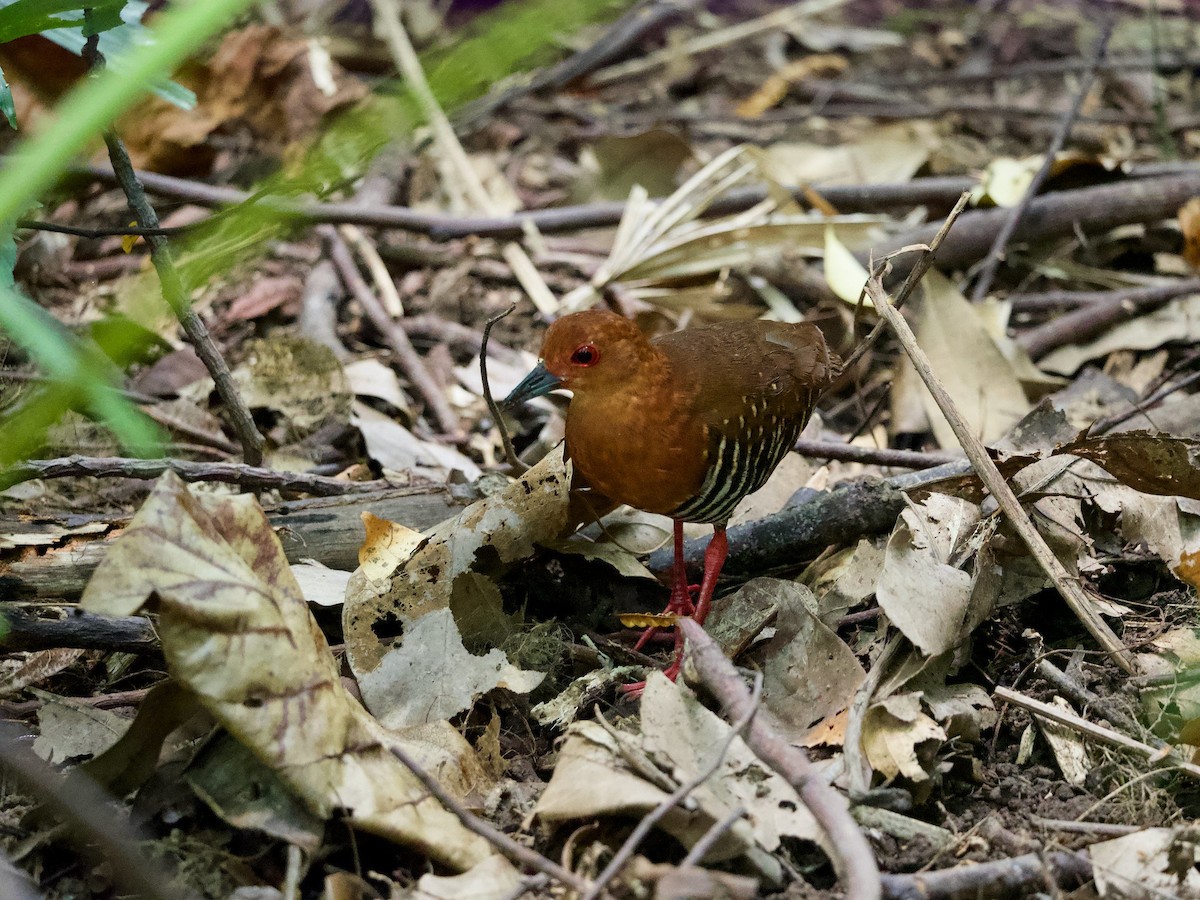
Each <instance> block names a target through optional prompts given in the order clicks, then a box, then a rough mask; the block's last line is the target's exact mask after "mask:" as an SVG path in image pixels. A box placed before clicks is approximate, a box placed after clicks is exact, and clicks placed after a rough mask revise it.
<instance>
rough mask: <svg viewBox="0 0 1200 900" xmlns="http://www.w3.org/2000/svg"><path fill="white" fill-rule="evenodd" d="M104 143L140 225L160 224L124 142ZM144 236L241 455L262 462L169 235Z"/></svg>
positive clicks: (108, 139) (111, 135) (259, 444)
mask: <svg viewBox="0 0 1200 900" xmlns="http://www.w3.org/2000/svg"><path fill="white" fill-rule="evenodd" d="M104 143H105V144H106V145H107V146H108V158H109V160H111V161H112V166H113V172H114V173H116V177H117V181H118V183H119V184H120V185H121V189H122V190H123V191H124V192H125V197H126V199H127V200H128V202H129V208H130V209H131V210H133V214H134V216H135V217H136V218H137V221H138V224H139V225H140V226H141V227H142V228H150V229H154V228H158V227H159V224H158V213H156V212H155V211H154V207H153V206H151V205H150V201H149V200H147V199H146V192H145V190H143V188H142V186H141V184H140V183H139V182H138V180H137V176H136V175H135V174H134V171H133V163H132V161H131V160H130V159H129V153H128V152H127V151H126V149H125V144H124V143H123V142H122V141H121V139H120V138H119V137H117V135H116V133H115V132H111V131H110V132H105V135H104ZM145 240H146V244H147V246H149V247H150V259H151V261H153V263H154V268H155V270H157V272H158V279H159V282H160V283H161V285H162V291H163V297H164V298H165V299H166V301H167V305H168V306H170V307H171V311H172V312H174V313H175V316H176V318H178V319H179V324H180V325H181V326H182V327H183V331H184V334H186V335H187V338H188V340H189V341H190V342H191V344H192V346H193V347H195V348H196V355H197V356H199V357H200V359H201V360H202V361H203V362H204V367H205V368H206V369H207V370H208V373H209V375H211V376H212V380H213V383H214V384H215V385H216V388H217V394H218V395H219V396H220V398H221V402H222V403H224V404H225V409H226V411H227V412H228V413H229V419H230V424H231V425H232V426H233V430H234V433H235V434H236V435H237V436H238V441H239V442H240V443H241V445H242V459H243V460H245V462H246V464H247V465H251V466H257V465H259V464H261V463H262V454H263V447H264V446H265V443H266V442H265V440H264V439H263V436H262V435H261V434H259V432H258V427H257V426H256V425H255V424H254V419H253V417H252V416H251V415H250V409H249V408H248V407H247V406H246V403H245V401H244V400H242V396H241V394H239V393H238V390H237V386H236V385H235V384H234V383H233V376H232V375H231V374H230V372H229V366H228V365H227V364H226V363H225V358H224V357H223V356H221V351H220V350H218V349H217V345H216V344H215V343H214V342H213V339H212V336H211V335H209V333H208V328H207V327H206V326H205V324H204V320H203V319H201V318H200V317H199V316H198V315H196V311H195V310H194V309H192V305H191V303H190V302H189V301H188V297H187V292H186V291H185V290H184V288H183V282H182V281H181V280H180V278H179V270H178V269H176V268H175V261H174V258H173V255H172V253H171V245H170V244H169V243H168V242H167V239H166V238H165V237H163V236H162V235H157V234H147V235H146V238H145Z"/></svg>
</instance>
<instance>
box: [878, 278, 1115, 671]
mask: <svg viewBox="0 0 1200 900" xmlns="http://www.w3.org/2000/svg"><path fill="white" fill-rule="evenodd" d="M867 293H868V294H870V296H871V300H872V302H873V303H874V304H875V310H876V312H878V313H879V315H880V316H882V317H883V319H885V320H886V321H887V323H888V325H890V326H891V329H892V331H893V332H894V333H895V335H896V338H897V339H898V340H899V341H900V344H901V345H902V346H903V347H904V351H905V352H906V353H907V354H908V357H909V359H911V360H912V363H913V368H915V369H916V370H917V374H918V375H920V376H921V380H922V381H923V382H925V386H926V387H927V388H929V392H930V393H931V394H933V398H934V400H935V401H936V402H937V405H938V408H939V409H941V411H942V415H943V416H945V418H946V421H947V422H948V423H949V424H950V427H951V429H953V431H954V435H955V437H957V438H958V441H959V443H960V444H962V447H963V450H964V451H966V454H967V459H969V460H970V461H971V465H972V466H973V467H974V468H975V472H976V473H977V474H978V475H979V477H980V479H981V480H982V481H983V483H984V485H985V486H986V487H987V489H988V490H989V491H991V493H992V496H993V497H995V498H996V501H997V502H998V503H999V504H1000V508H1001V510H1003V512H1004V515H1005V516H1006V517H1007V518H1008V520H1009V522H1010V523H1011V524H1012V526H1013V529H1014V530H1015V531H1016V532H1017V533H1018V534H1019V535H1020V536H1021V539H1022V540H1023V541H1024V542H1025V545H1026V546H1027V547H1028V548H1029V552H1030V553H1031V554H1032V555H1033V557H1034V559H1036V560H1037V562H1038V564H1039V565H1040V566H1041V567H1042V570H1043V571H1044V572H1045V573H1046V574H1047V575H1048V576H1050V578H1051V580H1052V581H1053V582H1054V585H1055V587H1057V588H1058V591H1059V593H1060V594H1062V596H1063V599H1064V600H1066V601H1067V605H1068V606H1070V607H1071V610H1072V612H1074V613H1075V615H1076V616H1078V617H1079V620H1080V621H1081V622H1082V623H1083V625H1084V627H1085V628H1087V630H1088V632H1089V633H1090V634H1091V635H1092V637H1094V638H1095V639H1096V642H1097V643H1099V644H1100V646H1101V647H1103V648H1104V649H1105V650H1106V651H1108V653H1109V655H1110V656H1111V657H1112V658H1113V660H1114V661H1115V662H1116V663H1117V665H1119V666H1120V667H1121V668H1122V669H1124V670H1125V671H1126V672H1127V673H1129V674H1131V675H1132V674H1133V672H1134V666H1133V657H1132V654H1130V652H1129V650H1127V649H1126V648H1125V645H1124V644H1122V643H1121V641H1120V639H1119V638H1118V637H1117V636H1116V635H1115V634H1113V632H1112V629H1110V628H1109V627H1108V624H1107V623H1106V622H1105V621H1104V619H1102V618H1101V617H1100V613H1098V612H1097V611H1096V607H1095V604H1093V603H1092V601H1091V599H1090V598H1089V597H1088V595H1087V594H1086V593H1085V592H1084V590H1083V588H1082V587H1081V586H1080V583H1079V581H1078V579H1077V578H1076V577H1075V576H1073V575H1071V573H1070V572H1068V571H1067V569H1066V566H1064V565H1063V564H1062V562H1061V561H1060V560H1059V558H1058V557H1057V556H1055V555H1054V551H1053V550H1051V549H1050V547H1049V546H1048V545H1047V544H1046V541H1045V539H1044V538H1043V537H1042V536H1041V534H1040V533H1039V532H1038V530H1037V527H1036V526H1035V525H1034V524H1033V522H1032V521H1030V519H1029V516H1028V515H1026V513H1025V509H1024V507H1022V506H1021V501H1020V500H1018V499H1017V495H1016V494H1014V493H1013V490H1012V488H1011V487H1009V485H1008V482H1007V481H1006V480H1005V479H1004V476H1003V475H1001V474H1000V470H999V469H998V468H996V464H995V463H994V462H992V459H991V457H989V456H988V453H987V449H986V448H985V447H984V446H983V442H982V441H980V440H979V438H978V437H976V436H975V432H974V431H973V430H972V429H971V426H970V425H969V424H968V423H967V421H966V419H964V418H963V416H962V413H960V412H959V410H958V407H957V405H956V404H955V403H954V401H953V400H952V399H951V397H950V395H949V394H948V393H946V389H945V387H943V385H942V382H941V381H940V380H939V379H938V377H937V375H936V374H935V373H934V371H933V367H932V366H931V365H930V362H929V357H927V356H926V355H925V351H924V350H922V349H921V347H920V346H919V345H918V344H917V338H916V335H914V334H913V333H912V329H911V328H909V327H908V322H906V321H905V320H904V317H903V316H902V315H900V313H899V312H897V311H896V309H895V307H893V306H892V301H891V298H889V297H888V294H887V291H885V290H884V288H883V279H882V274H881V273H879V272H876V273H874V274H872V276H871V278H870V279H869V280H868V281H867Z"/></svg>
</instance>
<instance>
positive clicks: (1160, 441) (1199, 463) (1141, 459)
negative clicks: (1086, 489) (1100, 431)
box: [1054, 431, 1200, 500]
mask: <svg viewBox="0 0 1200 900" xmlns="http://www.w3.org/2000/svg"><path fill="white" fill-rule="evenodd" d="M1054 452H1055V453H1056V454H1059V453H1070V454H1072V455H1073V456H1082V457H1083V458H1084V459H1090V460H1091V461H1092V462H1094V463H1096V465H1098V466H1100V467H1101V468H1102V469H1104V470H1105V471H1106V472H1108V473H1109V474H1110V475H1112V476H1113V477H1114V478H1116V479H1118V480H1119V481H1120V482H1121V483H1123V484H1127V485H1129V486H1130V487H1131V488H1134V489H1135V490H1139V491H1142V492H1144V493H1147V494H1162V495H1164V496H1168V497H1174V496H1179V497H1189V498H1191V499H1192V500H1200V441H1197V440H1195V439H1193V438H1182V437H1173V436H1171V435H1169V434H1159V433H1153V432H1149V431H1126V432H1123V433H1121V434H1113V435H1109V436H1107V437H1098V438H1087V437H1083V436H1080V437H1078V438H1076V439H1075V440H1074V441H1071V442H1070V443H1069V444H1064V445H1062V446H1061V447H1059V448H1057V449H1056V450H1055V451H1054Z"/></svg>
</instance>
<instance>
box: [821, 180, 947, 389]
mask: <svg viewBox="0 0 1200 900" xmlns="http://www.w3.org/2000/svg"><path fill="white" fill-rule="evenodd" d="M970 200H971V195H970V194H969V193H968V192H966V191H963V193H962V195H961V196H959V198H958V202H957V203H955V204H954V208H953V209H952V210H950V214H949V215H947V216H946V220H945V221H944V222H943V223H942V226H941V228H939V229H938V230H937V232H936V233H935V234H934V235H933V238H932V239H931V240H930V241H929V245H928V246H927V247H926V246H924V245H920V246H918V247H915V248H905V249H920V250H922V251H923V252H922V253H921V254H920V255H919V256H918V257H917V261H916V262H915V263H913V265H912V268H911V269H909V270H908V276H907V277H906V278H905V279H904V284H902V285H901V286H900V290H898V291H897V292H896V300H895V305H896V308H897V309H900V308H901V307H903V306H904V304H905V303H906V302H907V301H908V297H909V295H910V294H911V293H912V292H913V290H915V289H916V286H917V285H918V284H920V282H921V279H922V278H924V277H925V273H926V272H928V271H929V269H930V268H931V267H932V266H933V261H934V259H935V258H936V257H937V253H938V251H939V250H940V249H941V248H942V244H943V243H945V240H946V236H947V235H948V234H949V233H950V228H951V226H953V225H954V223H955V222H957V221H958V218H959V216H961V215H962V214H963V210H965V209H966V208H967V204H968V203H969V202H970ZM894 252H896V253H899V252H901V251H900V250H896V251H894ZM863 290H864V292H865V291H866V287H865V286H864V287H863ZM884 327H885V325H884V321H883V320H882V319H880V320H879V321H878V322H876V323H875V326H874V327H873V328H872V329H871V331H870V333H869V334H868V335H867V336H866V337H865V338H863V339H862V340H861V341H859V343H858V346H856V347H855V348H854V350H853V352H851V354H850V355H849V357H847V358H846V360H845V361H844V362H843V363H842V371H843V372H847V371H849V370H850V368H851V367H852V366H853V365H854V364H855V363H856V362H858V360H859V359H861V358H862V356H863V354H865V353H866V352H867V351H868V350H870V349H871V347H873V346H874V345H875V342H876V341H878V340H879V338H880V337H881V336H882V335H883V330H884Z"/></svg>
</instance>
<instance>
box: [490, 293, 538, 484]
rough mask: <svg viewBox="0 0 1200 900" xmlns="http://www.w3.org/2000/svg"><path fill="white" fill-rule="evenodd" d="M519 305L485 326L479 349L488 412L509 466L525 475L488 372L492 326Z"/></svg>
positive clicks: (492, 319)
mask: <svg viewBox="0 0 1200 900" xmlns="http://www.w3.org/2000/svg"><path fill="white" fill-rule="evenodd" d="M516 308H517V304H515V303H514V304H512V305H511V306H510V307H509V308H508V309H506V310H505V311H504V312H502V313H498V314H496V315H494V316H492V317H491V318H490V319H488V320H487V324H486V325H484V326H483V341H482V343H481V344H480V347H479V377H480V380H481V382H482V384H483V399H484V400H485V401H486V402H487V408H488V412H489V413H491V416H492V421H493V422H495V423H496V427H497V428H498V429H500V441H501V443H503V444H504V455H505V456H506V457H507V458H508V464H509V465H510V466H512V467H513V470H514V471H515V472H516V473H517V474H518V475H521V474H524V473H525V472H527V471H528V470H529V466H527V465H525V464H524V463H523V462H521V460H520V458H519V457H518V456H517V450H516V448H515V447H513V442H512V438H511V437H510V436H509V434H508V428H507V427H506V426H505V424H504V416H503V415H501V413H500V407H499V405H498V404H497V403H496V398H495V397H493V396H492V384H491V381H489V380H488V370H487V351H488V338H489V337H490V336H491V334H492V326H493V325H495V324H496V323H497V322H499V321H500V320H501V319H503V318H505V317H506V316H510V315H512V312H513V310H514V309H516Z"/></svg>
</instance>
